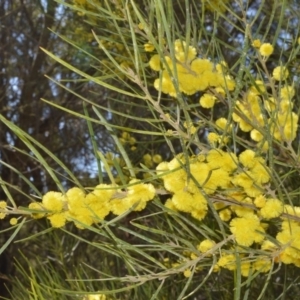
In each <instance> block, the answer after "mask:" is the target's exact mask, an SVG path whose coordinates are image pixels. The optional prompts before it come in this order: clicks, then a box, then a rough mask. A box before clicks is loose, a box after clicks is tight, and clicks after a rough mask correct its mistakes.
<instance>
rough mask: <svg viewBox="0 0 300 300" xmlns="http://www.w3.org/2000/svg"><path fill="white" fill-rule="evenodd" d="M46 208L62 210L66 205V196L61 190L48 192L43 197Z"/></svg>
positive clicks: (56, 210)
mask: <svg viewBox="0 0 300 300" xmlns="http://www.w3.org/2000/svg"><path fill="white" fill-rule="evenodd" d="M42 203H43V206H44V207H45V209H47V210H50V211H54V212H60V211H62V209H63V207H64V196H63V194H62V193H59V192H52V191H51V192H48V193H46V194H45V195H44V196H43V198H42Z"/></svg>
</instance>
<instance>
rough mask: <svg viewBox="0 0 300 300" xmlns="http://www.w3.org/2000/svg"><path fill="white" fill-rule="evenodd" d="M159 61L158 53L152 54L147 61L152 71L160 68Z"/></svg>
mask: <svg viewBox="0 0 300 300" xmlns="http://www.w3.org/2000/svg"><path fill="white" fill-rule="evenodd" d="M160 61H161V59H160V56H159V55H158V54H155V55H153V56H152V57H151V59H150V61H149V66H150V68H151V69H152V70H154V71H159V70H160V69H161V67H160Z"/></svg>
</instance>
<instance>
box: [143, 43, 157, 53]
mask: <svg viewBox="0 0 300 300" xmlns="http://www.w3.org/2000/svg"><path fill="white" fill-rule="evenodd" d="M154 49H155V47H154V45H153V44H151V43H147V44H144V50H145V51H146V52H153V51H154Z"/></svg>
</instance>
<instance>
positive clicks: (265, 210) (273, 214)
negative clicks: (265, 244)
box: [260, 199, 283, 219]
mask: <svg viewBox="0 0 300 300" xmlns="http://www.w3.org/2000/svg"><path fill="white" fill-rule="evenodd" d="M282 213H283V204H282V202H281V201H280V200H278V199H268V200H267V202H266V204H265V205H264V206H263V207H262V208H261V210H260V215H261V216H262V217H263V218H264V219H272V218H277V217H279V216H280V215H281V214H282Z"/></svg>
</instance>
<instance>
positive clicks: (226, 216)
mask: <svg viewBox="0 0 300 300" xmlns="http://www.w3.org/2000/svg"><path fill="white" fill-rule="evenodd" d="M219 216H220V219H221V220H222V221H224V222H228V221H229V220H230V219H231V216H232V211H231V210H230V209H229V208H226V209H222V210H221V211H220V212H219Z"/></svg>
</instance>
